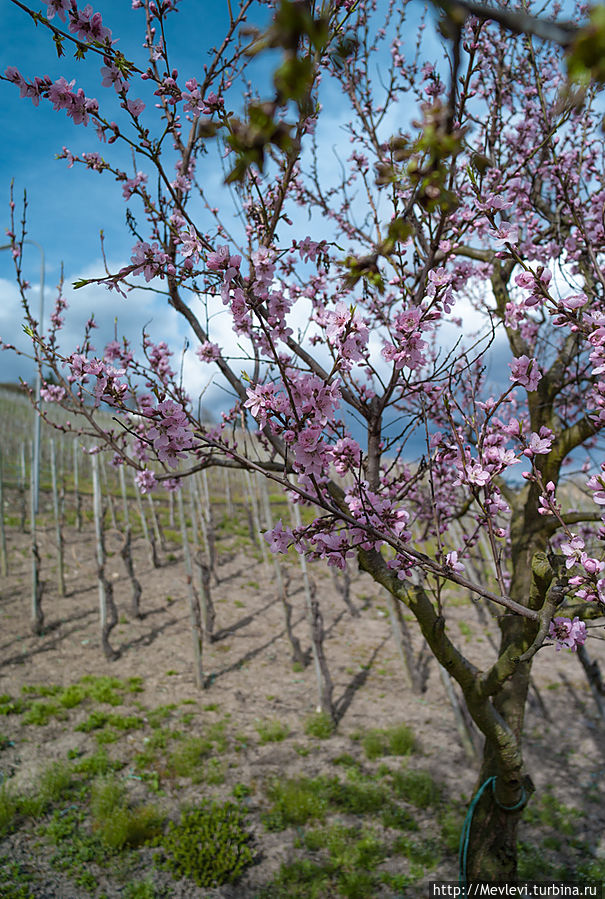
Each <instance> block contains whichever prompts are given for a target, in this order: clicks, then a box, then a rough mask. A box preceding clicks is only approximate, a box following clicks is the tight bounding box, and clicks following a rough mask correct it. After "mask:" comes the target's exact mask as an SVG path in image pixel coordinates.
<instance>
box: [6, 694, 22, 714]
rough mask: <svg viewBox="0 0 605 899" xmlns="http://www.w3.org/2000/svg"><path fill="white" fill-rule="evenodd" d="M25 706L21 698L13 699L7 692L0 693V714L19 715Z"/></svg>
mask: <svg viewBox="0 0 605 899" xmlns="http://www.w3.org/2000/svg"><path fill="white" fill-rule="evenodd" d="M27 707H28V706H27V702H25V700H23V699H13V697H12V696H9V694H8V693H2V695H0V715H21V714H22V713H23V712H24V711H25V710H26V709H27Z"/></svg>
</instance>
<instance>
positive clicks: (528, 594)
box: [466, 515, 554, 882]
mask: <svg viewBox="0 0 605 899" xmlns="http://www.w3.org/2000/svg"><path fill="white" fill-rule="evenodd" d="M511 539H512V554H511V555H512V580H511V587H510V593H509V595H510V597H511V598H512V599H514V600H516V601H517V602H519V603H522V604H523V605H525V606H527V607H528V608H530V609H533V610H535V611H538V610H539V609H541V608H542V606H543V604H544V602H545V600H546V593H547V590H548V587H549V586H550V583H551V580H552V577H553V574H554V572H553V570H552V569H551V567H550V565H549V563H548V562H547V559H546V556H545V555H544V552H543V550H544V548H545V547H546V546H547V542H548V540H547V537H546V536H545V535H544V534H543V533H541V532H540V530H539V529H538V528H537V527H535V523H534V522H533V521H532V520H531V517H530V518H529V520H528V519H527V518H526V516H522V515H519V516H517V517H516V520H515V518H514V519H513V522H512V527H511ZM499 626H500V632H501V643H500V652H499V659H500V660H501V659H503V658H504V657H505V656H506V654H507V652H508V651H509V650H510V649H511V648H513V647H515V648H516V651H515V655H516V656H517V658H518V657H519V656H521V655H522V654H523V652H524V651H525V650H526V649H527V648H528V647H529V646H531V644H532V642H533V640H534V638H535V636H536V634H537V631H538V628H537V624H536V622H534V621H531V620H530V619H527V618H522V617H520V616H518V615H512V614H505V615H502V616H501V617H500V619H499ZM517 654H518V655H517ZM532 661H533V657H532V658H530V659H528V660H526V661H517V662H516V663H515V665H514V669H513V671H512V673H511V674H510V676H508V677H503V678H502V680H501V683H500V684H499V686H498V689H497V691H496V692H495V693H494V695H493V698H492V702H491V704H492V706H493V709H494V711H495V712H496V713H497V715H499V716H500V719H501V720H502V722H503V724H504V725H505V726H506V727H507V728H508V729H509V732H510V733H511V734H512V736H513V739H514V745H511V746H509V747H508V748H503V744H501V745H500V746H497V745H496V743H495V741H494V740H493V739H490V737H489V735H486V741H485V746H484V751H483V762H482V765H481V772H480V774H479V780H478V782H477V790H480V789H481V787H482V786H483V785H484V784H485V783H486V781H487V780H488V779H489V778H492V777H493V778H495V779H494V780H493V781H491V782H490V784H489V785H488V786H487V787H485V788H484V790H483V793H482V794H481V797H480V799H479V801H478V802H477V805H476V807H475V809H474V814H473V817H472V822H471V827H470V834H469V839H468V855H467V869H466V879H467V880H468V881H469V882H470V881H474V880H486V881H490V882H491V881H494V882H498V881H500V882H501V881H511V880H514V879H515V878H516V876H517V830H518V826H519V820H520V817H521V812H522V811H523V808H524V807H525V805H526V804H527V801H528V799H529V797H530V796H531V793H532V792H533V790H534V786H533V783H532V781H531V778H530V777H529V776H528V775H527V774H525V772H524V768H523V759H522V753H521V745H522V734H523V722H524V718H525V708H526V704H527V698H528V691H529V685H530V678H531V666H532ZM469 710H470V711H471V714H472V713H473V707H472V701H471V703H470V704H469ZM473 717H474V716H473ZM475 795H477V794H475Z"/></svg>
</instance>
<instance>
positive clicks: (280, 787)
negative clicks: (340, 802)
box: [263, 778, 328, 831]
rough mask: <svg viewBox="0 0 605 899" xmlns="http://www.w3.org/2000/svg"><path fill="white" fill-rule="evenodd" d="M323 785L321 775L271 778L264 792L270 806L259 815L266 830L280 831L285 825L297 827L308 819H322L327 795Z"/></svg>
mask: <svg viewBox="0 0 605 899" xmlns="http://www.w3.org/2000/svg"><path fill="white" fill-rule="evenodd" d="M323 787H324V780H323V779H317V780H311V779H308V778H298V779H286V780H274V781H271V783H269V785H268V786H267V788H266V793H267V796H268V798H269V800H270V801H271V802H272V803H273V806H272V808H271V809H270V811H269V812H266V813H265V814H264V815H263V823H264V825H265V827H266V828H267V830H270V831H280V830H285V829H286V828H287V827H299V826H300V825H302V824H306V823H307V822H308V821H313V820H319V821H323V820H324V818H325V816H326V812H327V810H328V799H327V796H326V795H325V793H324V790H323Z"/></svg>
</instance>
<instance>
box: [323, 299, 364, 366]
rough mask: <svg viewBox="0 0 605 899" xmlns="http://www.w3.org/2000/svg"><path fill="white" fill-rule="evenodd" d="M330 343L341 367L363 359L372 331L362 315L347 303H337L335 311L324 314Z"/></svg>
mask: <svg viewBox="0 0 605 899" xmlns="http://www.w3.org/2000/svg"><path fill="white" fill-rule="evenodd" d="M324 321H325V325H326V331H325V333H326V337H327V339H328V343H329V344H330V345H331V346H332V347H334V349H335V350H336V352H337V354H338V356H339V361H340V363H341V368H342V369H343V370H347V369H348V368H350V363H352V362H356V361H359V360H361V359H363V356H364V349H365V347H366V345H367V343H368V339H369V336H370V332H369V330H368V327H367V325H366V323H365V322H364V320H363V318H362V317H361V315H360V314H359V313H358V312H357V310H356V309H355V308H354V307H351V306H347V305H346V303H337V304H336V308H335V309H334V311H333V312H326V313H325V316H324Z"/></svg>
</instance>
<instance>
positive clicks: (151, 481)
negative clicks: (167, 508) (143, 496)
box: [134, 468, 158, 493]
mask: <svg viewBox="0 0 605 899" xmlns="http://www.w3.org/2000/svg"><path fill="white" fill-rule="evenodd" d="M134 479H135V481H136V485H137V487H138V488H139V490H140V491H141V493H151V492H152V490H155V488H156V487H157V483H158V482H157V481H156V478H155V474H154V473H153V472H152V471H151V470H150V469H149V468H144V469H143V471H139V472H137V474H135V476H134Z"/></svg>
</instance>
